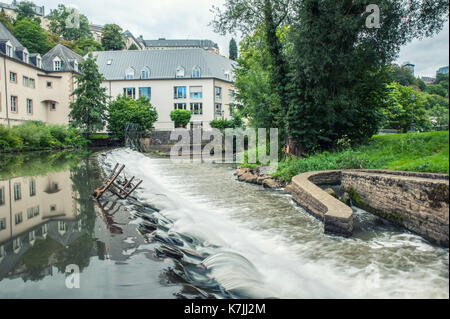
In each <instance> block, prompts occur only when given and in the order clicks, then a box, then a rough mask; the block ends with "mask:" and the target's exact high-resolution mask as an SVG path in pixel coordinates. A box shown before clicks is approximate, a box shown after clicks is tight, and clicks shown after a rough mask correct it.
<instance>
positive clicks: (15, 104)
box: [11, 96, 17, 113]
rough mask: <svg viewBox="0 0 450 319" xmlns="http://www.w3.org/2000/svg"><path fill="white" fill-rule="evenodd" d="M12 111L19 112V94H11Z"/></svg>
mask: <svg viewBox="0 0 450 319" xmlns="http://www.w3.org/2000/svg"><path fill="white" fill-rule="evenodd" d="M11 112H12V113H17V96H11Z"/></svg>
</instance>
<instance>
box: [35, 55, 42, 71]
mask: <svg viewBox="0 0 450 319" xmlns="http://www.w3.org/2000/svg"><path fill="white" fill-rule="evenodd" d="M36 66H37V67H38V68H39V69H42V59H41V58H36Z"/></svg>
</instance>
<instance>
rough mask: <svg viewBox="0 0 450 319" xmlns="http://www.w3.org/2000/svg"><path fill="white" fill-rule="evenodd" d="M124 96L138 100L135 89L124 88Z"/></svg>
mask: <svg viewBox="0 0 450 319" xmlns="http://www.w3.org/2000/svg"><path fill="white" fill-rule="evenodd" d="M123 95H124V96H128V97H131V98H132V99H135V98H136V89H135V88H124V89H123Z"/></svg>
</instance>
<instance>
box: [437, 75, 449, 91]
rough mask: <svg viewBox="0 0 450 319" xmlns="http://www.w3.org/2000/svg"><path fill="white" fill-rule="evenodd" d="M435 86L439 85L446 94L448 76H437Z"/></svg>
mask: <svg viewBox="0 0 450 319" xmlns="http://www.w3.org/2000/svg"><path fill="white" fill-rule="evenodd" d="M435 84H439V85H440V86H442V87H443V88H444V89H446V90H447V92H448V74H438V75H437V77H436V82H435Z"/></svg>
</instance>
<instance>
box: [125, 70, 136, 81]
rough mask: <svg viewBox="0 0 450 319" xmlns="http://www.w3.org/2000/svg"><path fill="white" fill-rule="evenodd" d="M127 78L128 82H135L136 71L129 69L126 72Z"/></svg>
mask: <svg viewBox="0 0 450 319" xmlns="http://www.w3.org/2000/svg"><path fill="white" fill-rule="evenodd" d="M125 78H126V79H127V80H133V79H134V69H133V68H128V69H126V71H125Z"/></svg>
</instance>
